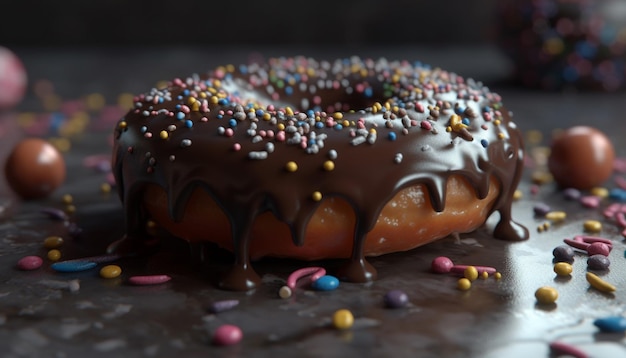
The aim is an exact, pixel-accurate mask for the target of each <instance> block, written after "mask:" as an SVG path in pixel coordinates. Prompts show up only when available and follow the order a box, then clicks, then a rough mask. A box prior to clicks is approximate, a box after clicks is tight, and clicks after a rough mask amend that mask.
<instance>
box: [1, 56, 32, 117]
mask: <svg viewBox="0 0 626 358" xmlns="http://www.w3.org/2000/svg"><path fill="white" fill-rule="evenodd" d="M27 82H28V79H27V76H26V70H25V69H24V65H23V64H22V62H21V61H20V59H19V58H18V57H17V56H16V55H15V54H14V53H13V52H12V51H11V50H9V49H8V48H6V47H2V46H0V110H3V109H9V108H12V107H14V106H16V105H17V104H18V103H20V102H21V101H22V98H23V97H24V94H25V92H26V86H27Z"/></svg>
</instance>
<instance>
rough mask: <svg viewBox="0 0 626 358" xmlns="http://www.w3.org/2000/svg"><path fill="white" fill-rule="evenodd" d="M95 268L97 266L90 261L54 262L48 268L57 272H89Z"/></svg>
mask: <svg viewBox="0 0 626 358" xmlns="http://www.w3.org/2000/svg"><path fill="white" fill-rule="evenodd" d="M96 266H98V264H97V263H95V262H91V261H64V262H55V263H53V264H52V265H51V266H50V267H52V269H53V270H54V271H57V272H79V271H86V270H91V269H92V268H94V267H96Z"/></svg>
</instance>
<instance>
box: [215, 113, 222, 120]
mask: <svg viewBox="0 0 626 358" xmlns="http://www.w3.org/2000/svg"><path fill="white" fill-rule="evenodd" d="M215 117H217V119H222V118H224V115H223V114H218V115H217V116H215Z"/></svg>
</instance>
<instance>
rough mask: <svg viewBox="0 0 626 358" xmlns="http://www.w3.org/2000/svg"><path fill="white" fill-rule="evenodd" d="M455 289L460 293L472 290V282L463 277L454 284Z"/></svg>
mask: <svg viewBox="0 0 626 358" xmlns="http://www.w3.org/2000/svg"><path fill="white" fill-rule="evenodd" d="M456 287H457V288H458V289H459V290H461V291H467V290H469V289H470V288H472V281H470V280H468V279H467V278H465V277H463V278H460V279H459V280H458V281H457V283H456Z"/></svg>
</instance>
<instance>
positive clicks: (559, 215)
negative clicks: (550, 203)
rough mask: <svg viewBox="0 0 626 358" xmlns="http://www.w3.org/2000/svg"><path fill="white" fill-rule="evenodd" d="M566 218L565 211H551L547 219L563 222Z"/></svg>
mask: <svg viewBox="0 0 626 358" xmlns="http://www.w3.org/2000/svg"><path fill="white" fill-rule="evenodd" d="M566 217H567V214H566V213H565V211H551V212H549V213H547V214H546V219H548V220H552V221H562V220H565V218H566Z"/></svg>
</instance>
